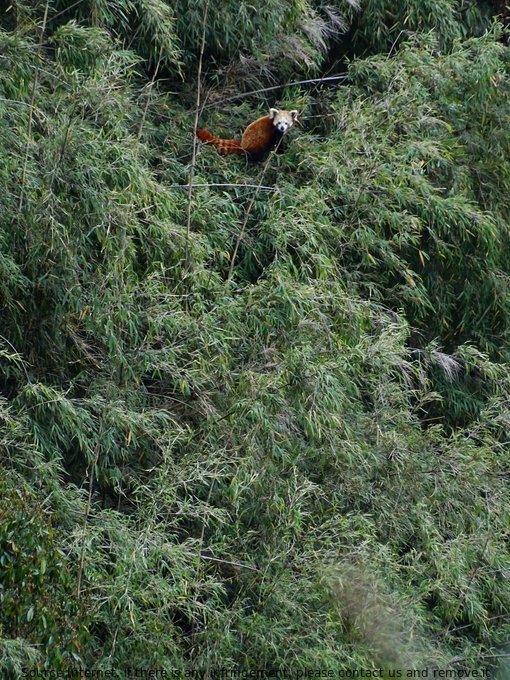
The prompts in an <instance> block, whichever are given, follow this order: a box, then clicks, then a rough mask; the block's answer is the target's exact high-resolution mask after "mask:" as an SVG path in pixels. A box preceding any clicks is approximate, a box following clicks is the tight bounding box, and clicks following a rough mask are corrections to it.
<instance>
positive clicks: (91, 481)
mask: <svg viewBox="0 0 510 680" xmlns="http://www.w3.org/2000/svg"><path fill="white" fill-rule="evenodd" d="M98 460H99V444H97V445H96V456H95V458H94V463H93V465H92V470H91V471H90V477H89V494H88V498H87V507H86V508H85V517H84V518H83V537H82V544H81V554H80V566H79V567H78V579H77V583H76V599H79V597H80V593H81V579H82V576H83V568H84V565H85V538H86V536H87V524H88V522H89V516H90V509H91V507H92V490H93V488H94V470H95V469H96V467H97V462H98Z"/></svg>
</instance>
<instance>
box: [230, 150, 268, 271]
mask: <svg viewBox="0 0 510 680" xmlns="http://www.w3.org/2000/svg"><path fill="white" fill-rule="evenodd" d="M274 153H275V152H274V151H272V152H271V153H270V154H269V156H268V158H267V160H266V162H265V163H264V167H263V168H262V172H261V173H260V182H259V183H258V185H257V188H256V190H255V191H254V192H253V195H252V197H251V198H250V202H249V203H248V207H247V208H246V212H245V214H244V220H243V224H242V226H241V229H240V231H239V234H238V236H237V240H236V244H235V246H234V252H233V253H232V259H231V260H230V268H229V270H228V276H227V281H230V279H231V278H232V274H233V273H234V265H235V263H236V257H237V251H238V250H239V244H240V243H241V239H242V238H243V236H244V232H245V231H246V225H247V224H248V219H249V217H250V213H251V210H252V208H253V204H254V203H255V199H256V198H257V195H258V193H259V191H260V187H261V186H262V180H263V179H264V175H265V174H266V170H267V168H268V167H269V161H270V160H271V158H272V157H273V155H274Z"/></svg>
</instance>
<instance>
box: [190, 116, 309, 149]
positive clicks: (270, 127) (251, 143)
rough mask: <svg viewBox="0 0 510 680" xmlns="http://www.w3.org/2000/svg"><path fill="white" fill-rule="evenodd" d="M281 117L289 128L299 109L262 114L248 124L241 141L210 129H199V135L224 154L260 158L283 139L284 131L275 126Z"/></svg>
mask: <svg viewBox="0 0 510 680" xmlns="http://www.w3.org/2000/svg"><path fill="white" fill-rule="evenodd" d="M281 119H285V120H286V121H287V128H286V129H288V128H290V127H291V126H292V124H293V123H294V121H295V120H296V119H297V111H290V112H287V111H278V110H277V109H271V113H270V115H268V116H262V118H258V119H257V120H256V121H254V122H253V123H250V125H248V127H247V128H246V130H245V131H244V132H243V136H242V138H241V141H240V142H238V141H237V140H236V139H220V138H219V137H215V136H214V135H213V134H211V133H210V132H209V131H208V130H198V131H197V137H198V138H199V139H200V140H201V141H202V142H204V143H205V144H211V145H212V146H214V147H215V148H216V150H217V151H218V153H220V154H222V155H227V154H237V155H245V156H246V157H247V158H249V159H250V160H260V159H261V158H262V157H263V156H264V155H265V154H266V153H267V152H268V151H270V150H271V149H272V148H274V147H275V146H276V145H277V144H278V142H279V141H280V140H281V138H282V136H283V134H284V133H283V132H281V131H279V130H278V129H277V127H276V126H275V121H278V120H281Z"/></svg>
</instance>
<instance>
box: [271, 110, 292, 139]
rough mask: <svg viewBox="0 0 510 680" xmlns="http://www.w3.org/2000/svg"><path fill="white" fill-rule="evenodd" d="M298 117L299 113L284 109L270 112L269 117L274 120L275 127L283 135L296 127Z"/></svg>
mask: <svg viewBox="0 0 510 680" xmlns="http://www.w3.org/2000/svg"><path fill="white" fill-rule="evenodd" d="M297 115H298V112H297V111H284V110H283V109H282V110H280V111H279V110H278V109H270V110H269V116H270V117H271V118H272V120H273V126H274V127H275V128H276V129H277V130H278V132H280V133H281V134H283V133H284V132H287V130H288V129H289V128H291V127H292V126H293V125H294V122H295V121H296V120H297Z"/></svg>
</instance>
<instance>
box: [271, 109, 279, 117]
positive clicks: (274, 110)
mask: <svg viewBox="0 0 510 680" xmlns="http://www.w3.org/2000/svg"><path fill="white" fill-rule="evenodd" d="M278 113H279V111H278V109H269V118H274V117H275V116H276V115H277V114H278Z"/></svg>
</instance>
